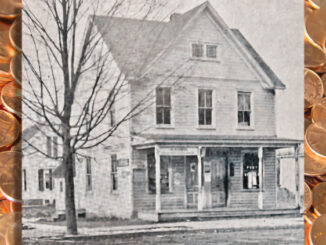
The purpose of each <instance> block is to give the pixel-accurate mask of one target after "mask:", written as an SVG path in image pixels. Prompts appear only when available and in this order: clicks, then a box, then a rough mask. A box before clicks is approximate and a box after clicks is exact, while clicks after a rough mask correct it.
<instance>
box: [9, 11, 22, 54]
mask: <svg viewBox="0 0 326 245" xmlns="http://www.w3.org/2000/svg"><path fill="white" fill-rule="evenodd" d="M21 29H22V19H21V16H19V17H17V18H16V20H15V21H14V23H13V25H12V26H11V27H10V31H9V39H10V43H11V45H12V46H14V48H15V49H16V50H17V51H22V37H21Z"/></svg>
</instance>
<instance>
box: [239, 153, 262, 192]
mask: <svg viewBox="0 0 326 245" xmlns="http://www.w3.org/2000/svg"><path fill="white" fill-rule="evenodd" d="M258 162H259V159H258V155H257V153H247V154H245V155H244V156H243V188H244V189H253V188H259V176H258V166H259V165H258Z"/></svg>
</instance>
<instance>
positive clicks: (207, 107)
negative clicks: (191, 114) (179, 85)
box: [198, 89, 213, 125]
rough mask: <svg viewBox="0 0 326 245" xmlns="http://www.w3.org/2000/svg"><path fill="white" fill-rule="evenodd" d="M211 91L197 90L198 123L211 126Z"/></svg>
mask: <svg viewBox="0 0 326 245" xmlns="http://www.w3.org/2000/svg"><path fill="white" fill-rule="evenodd" d="M212 95H213V91H212V90H210V89H200V90H198V123H199V125H212V112H213V96H212Z"/></svg>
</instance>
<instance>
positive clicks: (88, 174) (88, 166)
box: [86, 157, 92, 191]
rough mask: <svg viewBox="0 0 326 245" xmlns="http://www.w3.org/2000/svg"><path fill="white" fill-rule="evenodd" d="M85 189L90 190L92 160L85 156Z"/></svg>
mask: <svg viewBox="0 0 326 245" xmlns="http://www.w3.org/2000/svg"><path fill="white" fill-rule="evenodd" d="M86 190H88V191H91V190H92V162H91V158H90V157H86Z"/></svg>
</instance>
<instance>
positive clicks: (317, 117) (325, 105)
mask: <svg viewBox="0 0 326 245" xmlns="http://www.w3.org/2000/svg"><path fill="white" fill-rule="evenodd" d="M311 118H312V121H313V122H318V121H324V120H326V98H323V99H321V100H319V101H318V102H317V103H315V104H314V105H313V107H312V109H311Z"/></svg>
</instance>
